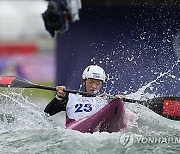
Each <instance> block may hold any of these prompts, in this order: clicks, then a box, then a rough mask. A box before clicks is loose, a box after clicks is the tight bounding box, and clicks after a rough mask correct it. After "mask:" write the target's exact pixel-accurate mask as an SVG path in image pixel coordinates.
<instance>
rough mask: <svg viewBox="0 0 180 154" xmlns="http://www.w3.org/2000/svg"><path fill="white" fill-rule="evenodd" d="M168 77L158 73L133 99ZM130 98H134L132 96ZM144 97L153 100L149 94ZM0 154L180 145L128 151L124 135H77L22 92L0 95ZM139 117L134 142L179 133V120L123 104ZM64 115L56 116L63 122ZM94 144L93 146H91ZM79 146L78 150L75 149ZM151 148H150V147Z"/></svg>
mask: <svg viewBox="0 0 180 154" xmlns="http://www.w3.org/2000/svg"><path fill="white" fill-rule="evenodd" d="M167 74H170V70H169V71H167V72H165V73H161V74H160V75H159V77H158V78H156V79H155V80H153V81H151V82H149V83H148V84H147V85H145V86H143V87H141V88H139V90H138V91H137V92H136V99H137V98H142V97H143V95H144V94H145V93H144V91H145V89H146V88H147V87H148V86H150V85H151V84H152V83H155V82H157V81H158V80H159V79H160V78H161V77H162V76H164V75H167ZM129 97H135V96H134V95H133V94H131V95H129ZM146 97H152V96H151V95H149V96H148V94H146ZM0 102H1V103H0V111H1V112H0V113H1V116H0V120H1V121H0V152H1V153H103V154H104V153H110V152H111V153H132V152H133V153H138V154H139V153H144V151H147V153H151V152H152V149H156V148H157V147H159V148H158V149H156V150H154V151H155V152H156V151H161V152H163V151H167V150H168V151H172V152H173V153H178V151H179V144H173V143H171V144H167V143H162V144H161V143H145V142H144V143H143V142H142V143H133V144H132V145H131V146H129V147H128V148H127V147H125V146H124V145H123V144H122V143H121V140H122V136H123V135H124V132H118V133H111V134H110V133H106V132H103V133H98V132H95V133H94V134H88V133H85V134H83V133H80V132H77V131H73V130H66V129H64V128H63V127H62V126H59V125H57V123H56V121H54V119H53V117H52V118H49V117H47V116H46V115H45V114H44V113H43V110H42V109H41V108H40V107H38V106H37V105H35V104H33V103H31V101H30V100H28V99H27V98H24V97H23V95H22V93H20V94H17V93H14V92H10V93H9V92H6V93H5V94H3V93H0ZM126 108H127V109H130V110H131V111H133V112H134V113H136V114H137V116H138V117H139V118H138V119H137V121H136V123H135V124H134V126H133V127H132V128H130V129H129V132H131V133H132V135H133V140H138V139H139V138H140V137H141V138H145V137H146V136H152V135H153V136H155V137H162V136H170V137H172V138H175V137H177V136H178V134H179V130H180V123H179V121H173V120H168V119H166V118H163V117H161V116H160V115H157V114H155V113H154V112H152V111H151V110H149V109H147V108H146V107H144V106H141V105H136V104H126ZM64 118H65V115H64V113H62V114H59V115H58V120H59V121H64ZM94 143H96V144H94ZM77 147H78V148H77ZM150 147H151V148H150Z"/></svg>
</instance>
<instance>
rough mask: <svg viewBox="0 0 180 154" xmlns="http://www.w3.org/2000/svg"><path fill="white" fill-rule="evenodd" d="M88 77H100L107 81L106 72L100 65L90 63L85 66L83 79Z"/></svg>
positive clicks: (99, 78)
mask: <svg viewBox="0 0 180 154" xmlns="http://www.w3.org/2000/svg"><path fill="white" fill-rule="evenodd" d="M88 78H93V79H98V80H102V81H103V82H105V80H106V73H105V71H104V70H103V69H102V68H101V67H100V66H97V65H90V66H88V67H86V68H85V70H84V71H83V74H82V79H88Z"/></svg>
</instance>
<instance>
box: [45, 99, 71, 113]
mask: <svg viewBox="0 0 180 154" xmlns="http://www.w3.org/2000/svg"><path fill="white" fill-rule="evenodd" d="M67 102H68V95H67V96H66V97H64V98H62V100H58V99H57V98H56V97H55V98H54V99H53V100H52V101H51V102H50V103H49V104H48V105H47V106H46V108H45V109H44V112H46V113H48V114H49V115H50V116H52V115H54V114H56V113H58V112H61V111H66V105H67Z"/></svg>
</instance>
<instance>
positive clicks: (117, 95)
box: [114, 94, 125, 100]
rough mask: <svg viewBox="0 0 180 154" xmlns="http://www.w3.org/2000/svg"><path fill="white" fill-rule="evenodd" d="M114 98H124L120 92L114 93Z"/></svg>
mask: <svg viewBox="0 0 180 154" xmlns="http://www.w3.org/2000/svg"><path fill="white" fill-rule="evenodd" d="M114 98H115V99H117V98H118V99H121V100H123V99H124V98H125V96H124V95H122V94H116V95H115V96H114Z"/></svg>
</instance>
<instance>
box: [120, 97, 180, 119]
mask: <svg viewBox="0 0 180 154" xmlns="http://www.w3.org/2000/svg"><path fill="white" fill-rule="evenodd" d="M123 100H124V101H125V102H131V103H137V104H141V105H144V106H146V107H147V108H149V109H151V110H152V111H154V112H155V113H157V114H159V115H161V116H163V117H165V118H168V119H171V120H177V121H180V97H173V96H171V97H157V98H153V99H149V100H146V101H139V100H132V99H126V98H125V99H123Z"/></svg>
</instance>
